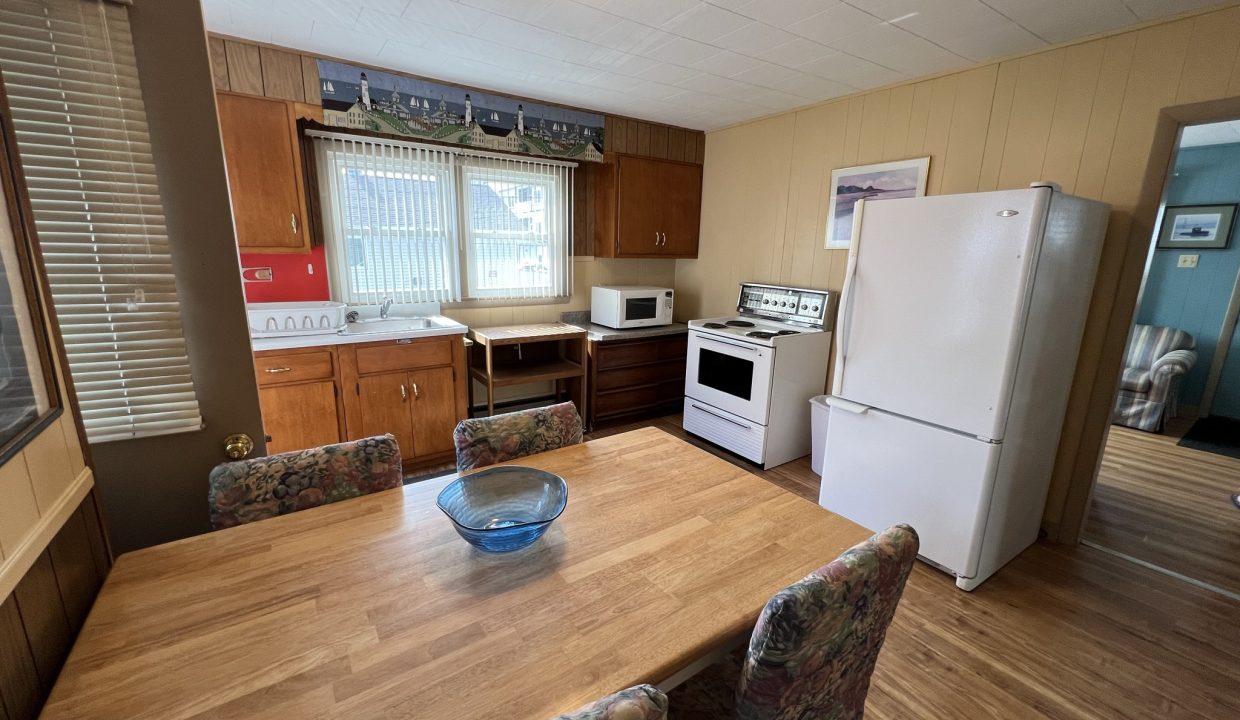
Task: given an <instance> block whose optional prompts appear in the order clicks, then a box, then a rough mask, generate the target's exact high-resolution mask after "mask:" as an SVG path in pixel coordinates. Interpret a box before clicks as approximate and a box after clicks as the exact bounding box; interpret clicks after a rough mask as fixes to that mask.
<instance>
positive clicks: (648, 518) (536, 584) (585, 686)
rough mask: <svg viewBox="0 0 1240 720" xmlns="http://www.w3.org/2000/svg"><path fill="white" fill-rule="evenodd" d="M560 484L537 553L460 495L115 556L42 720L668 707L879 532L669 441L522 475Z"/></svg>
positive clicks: (397, 497)
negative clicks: (628, 698)
mask: <svg viewBox="0 0 1240 720" xmlns="http://www.w3.org/2000/svg"><path fill="white" fill-rule="evenodd" d="M515 464H520V465H525V466H528V467H535V468H540V469H543V470H547V471H550V472H553V473H556V474H558V475H560V476H562V477H563V478H564V479H565V480H566V482H567V483H568V488H569V499H568V507H567V508H566V509H565V511H564V513H563V515H561V516H560V518H559V519H558V520H556V521H555V522H554V523H553V524H552V525H551V528H550V530H549V531H548V532H547V534H546V535H544V536H543V538H542V539H540V540H539V541H538V542H536V543H535V544H533V545H531V546H529V547H528V548H525V549H523V550H520V551H517V552H513V553H507V554H495V555H492V554H486V553H483V552H480V551H478V550H476V549H474V548H473V547H471V546H470V545H468V544H467V543H466V542H465V541H464V540H462V539H461V538H460V537H459V536H458V535H457V534H456V532H455V530H453V527H452V524H451V522H449V520H448V519H447V517H445V516H444V515H443V514H442V513H441V512H440V510H439V509H438V508H437V507H436V505H435V497H436V495H437V494H438V492H439V491H440V490H441V489H442V488H443V487H444V486H445V485H446V484H447V483H449V482H451V481H452V480H453V479H454V478H455V477H456V476H447V477H442V478H437V479H433V480H427V481H423V482H418V483H415V484H411V485H408V486H405V487H403V488H398V489H394V490H389V491H386V492H381V493H377V494H374V495H370V496H366V497H362V498H356V499H353V500H347V501H344V502H339V503H335V504H332V505H326V506H323V507H319V508H314V509H311V510H305V511H302V512H297V513H293V514H290V515H284V516H281V517H277V518H272V519H270V520H264V521H261V522H256V523H251V524H249V525H243V526H241V527H236V528H232V529H228V530H223V531H219V532H213V533H210V534H207V535H200V536H197V537H192V538H188V539H185V540H180V541H177V542H173V543H168V544H166V545H159V546H156V547H151V548H146V549H144V550H139V551H136V552H132V553H128V554H126V555H122V556H121V557H120V558H118V559H117V561H116V564H115V566H114V567H113V569H112V572H111V574H110V575H109V576H108V578H107V581H106V583H105V584H104V587H103V589H102V591H101V593H100V594H99V598H98V600H97V601H96V603H95V605H94V607H93V609H92V610H91V613H90V617H89V618H88V619H87V621H86V624H85V626H84V628H83V629H82V633H81V635H80V636H79V638H78V640H77V643H76V645H75V646H74V648H73V651H72V653H71V654H70V656H69V659H68V661H67V663H66V665H65V667H64V670H63V671H62V672H61V674H60V678H59V680H58V681H57V683H56V686H55V688H54V689H53V691H52V694H51V698H50V699H49V701H48V703H47V705H46V707H45V709H44V713H43V716H42V717H43V718H45V719H54V718H128V719H132V718H159V719H160V720H175V719H178V718H259V717H263V718H299V719H303V720H304V719H309V718H356V719H365V720H369V719H371V718H408V719H415V718H416V719H417V720H435V719H437V718H452V719H453V720H463V719H469V718H505V719H520V718H531V719H534V720H546V719H548V718H551V717H552V716H554V715H556V714H557V713H561V712H566V711H569V710H572V709H574V708H576V707H578V706H580V705H582V704H583V703H586V702H588V701H590V700H593V699H596V698H599V697H602V696H604V695H607V694H609V693H611V692H614V691H616V690H620V689H622V688H625V687H628V686H631V685H635V684H638V683H654V684H659V683H662V684H663V685H664V686H666V685H668V684H670V683H673V682H675V680H674V678H677V677H680V676H683V675H684V673H685V672H686V669H691V668H692V667H693V666H694V664H695V663H699V664H700V663H701V662H702V659H703V658H709V657H710V656H711V655H712V653H717V652H718V651H719V650H720V649H721V648H724V647H727V646H728V644H729V643H732V644H735V642H736V640H737V638H740V637H744V636H746V635H747V633H748V632H749V631H750V630H751V629H752V627H753V623H754V621H755V620H756V619H757V617H758V614H759V612H760V611H761V609H762V607H763V605H764V604H765V603H766V601H767V599H769V598H770V597H771V595H772V594H774V593H775V592H776V591H777V590H779V589H780V588H782V587H784V586H785V585H787V584H789V583H791V582H793V581H795V580H797V579H799V578H801V577H804V576H805V575H806V574H807V573H809V572H810V571H811V570H813V569H815V568H816V567H818V566H820V565H822V564H824V563H826V562H829V561H830V560H832V559H833V558H835V557H836V556H837V555H838V554H839V553H840V552H841V551H842V550H844V549H846V548H848V547H850V546H852V545H854V544H856V543H858V542H860V541H861V540H863V539H865V538H866V537H868V536H869V535H870V533H869V531H867V530H865V529H864V528H862V527H861V526H859V525H856V524H854V523H852V522H850V521H848V520H846V519H844V518H842V517H839V516H838V515H834V514H832V513H830V512H828V511H826V510H824V509H822V508H820V507H819V506H817V505H815V504H814V503H812V502H809V501H807V500H805V499H803V498H800V497H797V496H796V495H793V494H792V493H789V492H787V491H784V490H782V489H780V488H778V487H776V486H775V485H772V484H770V483H768V482H766V481H764V480H762V479H760V478H758V477H756V476H754V475H752V474H751V473H749V472H747V471H746V470H744V469H742V468H740V467H737V466H735V465H733V464H731V463H728V462H726V461H724V460H721V459H719V458H717V457H715V456H713V455H711V454H710V453H707V452H705V451H703V450H700V449H698V448H696V447H694V446H693V445H691V444H689V443H686V442H684V441H683V440H680V439H678V438H676V437H673V436H671V435H669V434H667V433H665V432H663V431H661V430H658V429H655V428H646V429H641V430H635V431H632V432H627V433H623V434H620V435H614V436H611V437H607V438H603V439H599V440H594V441H591V442H588V443H584V444H581V445H575V446H572V447H568V448H564V449H560V450H555V451H552V452H547V453H543V454H539V455H534V456H530V457H526V458H522V459H521V460H519V461H517V463H515Z"/></svg>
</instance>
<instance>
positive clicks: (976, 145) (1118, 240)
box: [676, 7, 1240, 540]
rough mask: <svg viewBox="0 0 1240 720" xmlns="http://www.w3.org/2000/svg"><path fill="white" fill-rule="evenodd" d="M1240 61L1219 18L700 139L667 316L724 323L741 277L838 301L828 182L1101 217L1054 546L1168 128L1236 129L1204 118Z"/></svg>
mask: <svg viewBox="0 0 1240 720" xmlns="http://www.w3.org/2000/svg"><path fill="white" fill-rule="evenodd" d="M1238 50H1240V9H1238V8H1235V7H1229V8H1225V9H1222V10H1215V11H1211V12H1207V13H1202V14H1197V15H1193V16H1189V17H1184V18H1180V19H1173V20H1170V21H1167V22H1163V23H1159V24H1153V25H1149V26H1145V27H1141V28H1138V29H1135V30H1131V31H1127V32H1123V33H1117V34H1113V35H1110V36H1106V37H1102V38H1098V39H1094V40H1090V41H1085V42H1080V43H1075V44H1070V45H1065V46H1060V47H1055V48H1051V49H1048V50H1045V51H1041V52H1037V53H1033V54H1029V55H1026V56H1022V57H1018V58H1014V59H1010V60H1005V61H1002V62H997V63H992V64H989V65H983V66H980V67H976V68H972V69H969V70H965V71H962V72H957V73H953V74H948V75H943V76H941V77H936V78H931V79H927V80H923V81H919V82H911V83H908V84H904V85H900V86H896V87H892V88H887V89H882V90H878V91H874V92H869V93H863V94H858V95H854V96H850V97H846V98H841V99H838V100H834V101H830V102H827V103H823V104H820V105H816V106H812V107H808V108H805V109H803V110H799V111H796V112H789V113H785V114H781V115H777V116H774V117H770V118H766V119H763V120H760V121H755V122H752V123H748V124H744V125H739V126H736V127H732V128H728V129H725V130H721V131H717V132H712V133H709V134H708V135H707V141H706V145H707V150H708V151H707V152H706V154H705V168H704V196H703V204H702V237H701V251H700V255H699V258H698V259H697V260H681V261H678V264H677V268H676V286H677V289H678V295H679V299H678V301H677V303H678V308H677V310H678V314H683V316H684V317H709V316H712V315H715V314H719V313H722V312H726V311H727V310H728V309H729V308H730V307H732V306H733V304H734V303H735V299H736V284H737V283H738V282H740V281H742V280H751V279H752V280H759V281H772V282H787V283H791V284H794V285H808V286H813V287H827V288H831V289H834V290H839V289H840V287H841V285H842V284H843V279H844V269H845V264H846V261H847V252H846V251H844V250H824V249H823V247H822V246H823V232H824V228H825V225H826V215H827V193H828V190H829V182H830V174H831V170H832V168H839V167H846V166H850V165H858V164H864V163H872V162H882V161H887V160H896V159H901V158H908V157H918V156H922V155H929V156H930V157H931V162H930V177H929V187H928V192H929V193H931V194H937V193H959V192H972V191H982V190H994V189H1005V188H1018V187H1024V186H1026V185H1028V184H1029V183H1030V182H1033V181H1035V180H1053V181H1056V182H1059V183H1060V184H1062V185H1063V188H1064V190H1065V191H1066V192H1070V193H1075V194H1078V195H1082V196H1085V197H1090V198H1096V199H1099V200H1103V201H1105V202H1108V203H1110V204H1111V205H1112V206H1113V208H1114V212H1113V213H1112V216H1111V223H1110V229H1109V231H1108V235H1107V241H1106V245H1105V248H1104V251H1103V259H1102V266H1101V269H1100V272H1099V275H1098V280H1097V283H1096V286H1095V292H1094V296H1093V300H1092V304H1091V308H1090V314H1089V320H1088V323H1087V326H1086V331H1085V333H1086V335H1085V342H1084V346H1083V347H1082V350H1081V355H1080V360H1079V363H1078V367H1077V375H1076V380H1075V382H1074V387H1073V390H1072V396H1071V400H1070V404H1069V410H1068V417H1067V420H1066V422H1065V425H1064V432H1063V436H1062V440H1061V442H1060V447H1059V453H1058V456H1057V459H1056V468H1055V474H1054V480H1053V484H1052V487H1051V495H1050V498H1049V500H1048V503H1047V508H1046V512H1045V516H1044V525H1045V526H1046V527H1047V529H1048V530H1049V531H1050V532H1051V533H1052V536H1055V537H1060V538H1061V539H1067V540H1072V539H1075V537H1076V533H1077V531H1078V530H1079V523H1080V519H1081V517H1082V516H1083V511H1084V507H1085V504H1086V502H1087V498H1088V491H1089V487H1090V486H1091V484H1092V479H1093V475H1094V472H1095V470H1096V467H1097V461H1098V457H1099V453H1100V450H1101V445H1102V443H1103V440H1104V438H1105V430H1106V427H1107V422H1108V418H1109V414H1110V404H1111V401H1112V398H1113V395H1114V391H1115V387H1116V378H1117V373H1118V367H1119V362H1120V357H1121V355H1122V351H1123V346H1124V342H1125V339H1126V337H1127V333H1128V328H1129V325H1130V323H1131V317H1132V312H1133V307H1134V303H1135V298H1136V293H1137V288H1138V286H1139V284H1140V277H1141V267H1142V266H1143V265H1144V262H1145V258H1146V255H1147V252H1148V248H1149V243H1150V230H1151V228H1150V226H1151V225H1152V222H1153V217H1154V214H1153V213H1154V209H1155V208H1156V206H1157V202H1158V191H1159V189H1160V187H1161V184H1162V174H1163V173H1164V172H1165V168H1166V162H1167V156H1168V154H1169V152H1170V150H1169V145H1168V142H1169V141H1170V139H1171V138H1173V137H1174V128H1175V122H1174V119H1181V120H1182V119H1183V118H1185V117H1188V116H1189V115H1192V116H1193V117H1197V118H1203V117H1206V116H1208V114H1209V113H1211V112H1213V113H1217V114H1215V115H1214V116H1213V117H1214V118H1216V119H1222V118H1223V117H1235V116H1236V115H1235V114H1234V113H1235V109H1234V108H1225V107H1222V106H1219V105H1218V104H1217V103H1218V101H1221V100H1222V99H1224V98H1230V97H1234V96H1236V95H1240V55H1238ZM1210 102H1214V103H1215V105H1210V104H1209V103H1210ZM1168 108H1171V109H1168ZM1175 108H1179V109H1175ZM1229 112H1230V113H1232V114H1230V115H1228V114H1227V113H1229ZM1147 168H1148V170H1149V175H1148V176H1147ZM914 290H915V289H910V291H914ZM1061 523H1062V524H1063V526H1062V527H1060V525H1061Z"/></svg>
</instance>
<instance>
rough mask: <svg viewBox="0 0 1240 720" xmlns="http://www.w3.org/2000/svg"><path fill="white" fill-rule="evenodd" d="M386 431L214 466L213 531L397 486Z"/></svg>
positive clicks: (393, 449)
mask: <svg viewBox="0 0 1240 720" xmlns="http://www.w3.org/2000/svg"><path fill="white" fill-rule="evenodd" d="M402 479H403V476H402V475H401V466H400V446H399V445H397V443H396V438H394V437H392V436H391V435H377V436H375V437H368V438H363V439H361V440H354V441H352V442H344V443H337V444H335V445H324V446H322V447H316V448H310V449H309V450H296V451H293V452H286V453H279V454H278V455H269V456H267V457H261V458H253V459H250V460H238V461H236V462H228V463H223V464H221V465H216V466H215V469H214V470H212V471H211V475H210V478H209V479H208V485H209V488H208V491H207V504H208V506H209V507H210V512H211V526H212V527H214V528H215V529H216V530H220V529H223V528H227V527H233V526H234V525H243V524H245V523H249V522H254V521H255V520H265V519H267V518H270V517H275V516H277V515H285V514H287V513H291V512H297V511H298V510H305V509H307V508H312V507H317V506H319V505H326V504H328V503H334V502H337V501H339V500H348V499H349V498H355V497H358V496H361V495H368V494H370V493H374V492H379V491H380V490H389V489H391V488H396V487H400V486H401V482H402Z"/></svg>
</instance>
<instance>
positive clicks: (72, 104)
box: [0, 0, 202, 442]
mask: <svg viewBox="0 0 1240 720" xmlns="http://www.w3.org/2000/svg"><path fill="white" fill-rule="evenodd" d="M0 67H2V68H3V70H4V82H5V84H6V86H7V88H8V96H9V104H10V105H11V106H12V110H13V124H14V130H15V132H16V135H17V144H18V149H19V151H20V154H21V161H22V168H23V170H24V171H25V175H26V182H27V185H28V186H29V191H30V202H31V206H32V207H33V209H34V221H35V229H36V232H37V233H38V235H39V243H40V246H41V248H42V251H43V258H44V262H45V265H46V267H47V274H48V281H49V284H50V285H51V290H52V299H53V302H54V304H55V307H56V313H57V315H58V316H59V319H60V329H61V333H62V335H63V337H64V343H65V350H66V353H67V355H68V359H69V370H70V373H71V374H72V377H73V384H74V388H75V390H76V392H77V398H78V403H79V406H80V409H81V412H82V420H83V423H84V425H85V427H86V435H87V437H88V439H89V440H90V441H91V442H106V441H110V440H120V439H127V438H135V437H144V436H150V435H162V434H167V433H175V432H187V431H192V430H198V429H200V428H201V427H202V419H201V416H200V414H199V410H198V400H197V397H196V395H195V394H194V384H193V381H192V379H191V377H190V367H189V359H188V356H187V352H186V347H185V338H184V334H183V332H182V327H181V314H180V309H179V303H178V300H177V290H176V283H175V279H174V277H173V272H172V258H171V251H170V247H169V243H168V237H167V235H166V232H165V229H164V214H163V206H162V203H161V200H160V196H159V184H158V179H157V178H156V176H155V161H154V159H153V158H152V156H151V145H150V137H149V135H148V132H147V124H146V110H145V108H144V106H143V104H142V93H141V88H140V86H139V84H138V70H137V62H136V60H135V58H134V51H133V40H132V38H131V36H130V32H129V16H128V13H127V9H126V8H125V7H124V6H121V5H118V4H115V3H111V2H104V1H103V0H4V2H3V3H2V4H0Z"/></svg>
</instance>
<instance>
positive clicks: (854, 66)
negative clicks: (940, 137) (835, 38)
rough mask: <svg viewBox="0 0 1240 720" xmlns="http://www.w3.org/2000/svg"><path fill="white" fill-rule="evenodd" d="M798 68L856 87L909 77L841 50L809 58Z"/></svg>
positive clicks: (887, 82) (876, 85)
mask: <svg viewBox="0 0 1240 720" xmlns="http://www.w3.org/2000/svg"><path fill="white" fill-rule="evenodd" d="M798 69H800V70H804V71H805V72H807V73H811V74H813V75H817V76H818V77H821V78H826V79H828V80H835V81H836V82H842V83H845V84H848V85H852V86H853V87H856V88H858V89H860V88H868V87H878V86H879V85H887V84H889V83H893V82H897V81H899V80H903V79H905V78H907V77H910V76H908V75H904V74H902V73H898V72H896V71H895V70H892V69H891V68H885V67H883V66H882V65H878V64H877V63H873V62H870V61H869V60H864V59H862V58H859V57H854V56H852V55H849V54H847V53H842V52H835V53H833V54H831V55H828V56H827V57H824V58H819V59H818V60H811V61H810V62H808V63H805V64H804V65H801V66H800V67H799V68H798Z"/></svg>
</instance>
